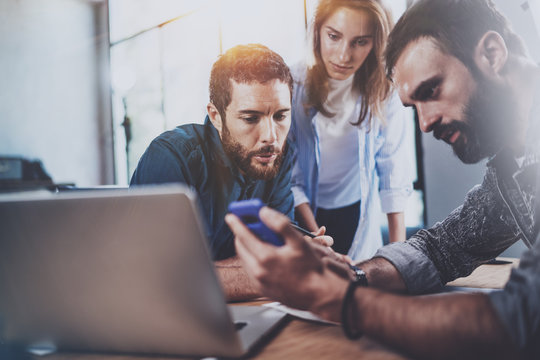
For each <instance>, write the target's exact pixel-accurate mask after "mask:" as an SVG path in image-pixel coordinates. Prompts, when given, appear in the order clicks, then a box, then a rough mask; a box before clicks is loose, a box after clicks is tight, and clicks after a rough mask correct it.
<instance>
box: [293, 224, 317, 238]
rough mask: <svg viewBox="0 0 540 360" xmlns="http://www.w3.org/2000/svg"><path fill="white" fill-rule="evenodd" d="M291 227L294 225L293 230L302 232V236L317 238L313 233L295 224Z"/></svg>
mask: <svg viewBox="0 0 540 360" xmlns="http://www.w3.org/2000/svg"><path fill="white" fill-rule="evenodd" d="M291 225H292V227H293V228H295V229H296V230H298V231H300V232H301V233H302V234H304V235H307V236H309V237H310V238H314V237H315V235H313V234H312V233H310V232H309V231H307V230H306V229H304V228H301V227H300V226H298V225H296V224H295V223H293V222H291Z"/></svg>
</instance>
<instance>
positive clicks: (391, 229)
mask: <svg viewBox="0 0 540 360" xmlns="http://www.w3.org/2000/svg"><path fill="white" fill-rule="evenodd" d="M386 217H387V218H388V235H389V240H390V242H391V243H393V242H397V241H405V238H406V232H405V215H404V213H403V212H397V213H389V214H386Z"/></svg>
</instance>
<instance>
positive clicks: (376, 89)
mask: <svg viewBox="0 0 540 360" xmlns="http://www.w3.org/2000/svg"><path fill="white" fill-rule="evenodd" d="M339 8H347V9H351V10H360V11H364V12H365V13H366V14H368V16H369V18H370V20H371V23H372V26H373V30H374V34H373V48H372V49H371V52H370V53H369V55H368V56H367V58H366V60H365V61H364V63H363V64H362V66H360V68H359V69H358V70H357V71H356V73H355V74H354V80H353V88H354V89H355V90H356V91H358V92H359V93H360V94H361V95H362V107H361V109H360V115H359V116H358V121H357V122H355V123H353V125H360V124H362V122H363V121H364V120H365V119H366V118H368V121H371V119H372V117H373V116H376V117H377V118H380V119H381V120H383V119H384V117H383V114H384V111H383V108H384V105H383V103H384V100H385V99H386V98H387V97H388V94H389V92H390V87H391V84H390V81H389V79H388V78H387V77H386V73H385V67H384V63H383V54H384V49H385V47H386V41H387V38H388V34H389V33H390V30H391V28H392V26H393V20H392V15H391V14H390V12H389V10H388V9H387V8H386V7H385V6H384V5H383V4H382V1H381V0H320V2H319V5H318V6H317V9H316V11H315V16H314V18H313V22H312V24H311V29H310V41H309V58H308V64H307V65H308V70H307V76H306V95H307V99H306V101H307V103H306V104H305V105H306V107H308V108H309V107H315V108H316V109H317V110H318V111H319V112H321V113H322V114H323V115H324V116H327V117H332V116H334V114H332V113H330V112H328V111H327V110H326V108H325V107H324V103H325V102H326V99H327V97H328V92H329V90H330V89H329V83H328V78H329V75H328V72H327V71H326V68H325V66H324V63H323V60H322V57H321V27H322V25H323V24H324V23H325V21H326V20H327V19H328V18H329V17H330V16H331V15H332V14H333V13H334V12H335V11H336V10H337V9H339ZM370 110H371V111H370Z"/></svg>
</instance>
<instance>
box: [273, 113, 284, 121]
mask: <svg viewBox="0 0 540 360" xmlns="http://www.w3.org/2000/svg"><path fill="white" fill-rule="evenodd" d="M286 118H287V114H284V113H280V114H275V115H274V120H276V121H283V120H285V119H286Z"/></svg>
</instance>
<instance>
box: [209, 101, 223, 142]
mask: <svg viewBox="0 0 540 360" xmlns="http://www.w3.org/2000/svg"><path fill="white" fill-rule="evenodd" d="M206 111H208V117H209V118H210V121H211V122H212V125H214V127H215V128H216V130H217V131H218V133H219V136H220V137H221V129H222V125H223V121H222V119H221V115H220V113H219V111H218V109H217V108H216V107H215V105H214V104H212V103H208V105H206Z"/></svg>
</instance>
